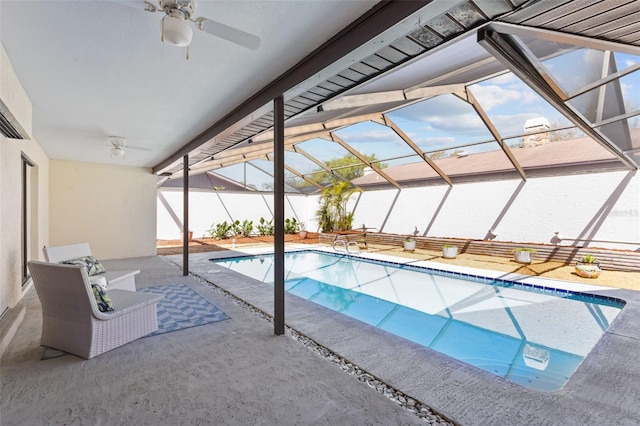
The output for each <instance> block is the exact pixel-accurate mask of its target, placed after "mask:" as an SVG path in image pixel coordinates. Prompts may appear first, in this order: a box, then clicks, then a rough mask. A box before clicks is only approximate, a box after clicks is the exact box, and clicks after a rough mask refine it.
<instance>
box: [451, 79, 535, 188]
mask: <svg viewBox="0 0 640 426" xmlns="http://www.w3.org/2000/svg"><path fill="white" fill-rule="evenodd" d="M466 92H467V99H466V101H467V102H469V104H471V106H472V107H473V109H474V110H475V112H476V114H478V116H479V117H480V119H481V120H482V122H483V123H484V125H485V126H486V127H487V129H489V132H491V135H492V136H493V137H494V139H495V140H496V141H497V142H498V145H500V148H502V151H503V152H504V154H505V155H506V156H507V158H508V159H509V161H511V164H513V167H515V169H516V170H517V171H518V174H519V175H520V177H521V178H522V180H527V175H526V173H525V172H524V169H523V168H522V166H521V165H520V163H519V162H518V160H517V159H516V157H515V156H514V155H513V152H511V149H509V147H508V146H507V144H506V143H504V140H503V139H502V136H501V135H500V132H498V129H496V126H494V125H493V122H492V121H491V119H490V118H489V116H488V115H487V113H486V112H485V111H484V109H483V108H482V106H481V105H480V104H479V103H478V100H477V99H476V97H475V96H473V93H471V89H470V88H469V87H467V91H466ZM463 100H464V99H463Z"/></svg>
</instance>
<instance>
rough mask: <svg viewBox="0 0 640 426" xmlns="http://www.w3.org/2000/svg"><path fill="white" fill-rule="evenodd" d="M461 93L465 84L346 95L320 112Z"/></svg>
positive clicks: (319, 109)
mask: <svg viewBox="0 0 640 426" xmlns="http://www.w3.org/2000/svg"><path fill="white" fill-rule="evenodd" d="M460 91H464V84H445V85H442V86H429V87H417V88H411V89H405V90H391V91H388V92H375V93H365V94H361V95H346V96H342V97H340V98H336V99H332V100H330V101H327V102H325V103H324V104H322V105H320V106H318V111H335V110H340V109H347V108H358V107H363V106H371V105H378V104H385V103H390V102H402V101H410V100H420V99H425V98H432V97H434V96H438V95H444V94H449V93H454V92H460Z"/></svg>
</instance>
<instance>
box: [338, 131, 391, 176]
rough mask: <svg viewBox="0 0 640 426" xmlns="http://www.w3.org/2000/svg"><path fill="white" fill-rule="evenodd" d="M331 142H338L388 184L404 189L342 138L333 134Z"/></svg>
mask: <svg viewBox="0 0 640 426" xmlns="http://www.w3.org/2000/svg"><path fill="white" fill-rule="evenodd" d="M330 136H331V140H332V141H334V142H337V143H338V144H340V146H342V147H343V148H344V149H346V150H347V151H349V153H351V154H353V155H354V156H355V157H357V158H358V160H360V161H362V162H363V163H364V164H366V165H367V166H369V167H370V168H371V170H373V171H374V172H376V173H377V174H379V175H380V176H382V178H383V179H384V180H386V181H387V182H389V183H390V184H391V185H393V186H395V187H396V188H398V189H402V187H401V186H400V184H398V182H396V181H395V180H393V179H392V178H391V177H390V176H389V175H388V174H386V173H385V172H383V171H382V170H381V169H380V168H379V167H376V166H374V165H373V164H372V163H371V161H369V160H367V158H366V157H365V156H364V155H362V154H360V153H359V152H358V151H356V150H355V149H353V148H352V147H351V145H349V144H348V143H346V142H345V141H344V140H342V139H341V138H340V136H338V135H336V134H334V133H331V134H330Z"/></svg>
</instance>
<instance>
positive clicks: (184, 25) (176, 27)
mask: <svg viewBox="0 0 640 426" xmlns="http://www.w3.org/2000/svg"><path fill="white" fill-rule="evenodd" d="M162 35H163V37H164V39H165V40H166V41H168V42H169V43H171V44H174V45H176V46H180V47H184V46H188V45H189V44H190V43H191V38H192V37H193V30H192V29H191V25H189V22H187V21H185V20H183V19H180V18H176V17H175V16H165V17H164V18H162Z"/></svg>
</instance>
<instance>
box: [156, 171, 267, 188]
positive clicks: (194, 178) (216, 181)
mask: <svg viewBox="0 0 640 426" xmlns="http://www.w3.org/2000/svg"><path fill="white" fill-rule="evenodd" d="M182 182H183V179H182V178H181V177H180V178H176V179H169V180H167V181H166V182H164V183H163V184H162V185H161V186H160V188H182V185H183V183H182ZM189 188H191V189H210V190H214V189H216V188H219V189H224V190H225V191H255V189H253V188H251V187H247V188H245V187H244V186H243V185H242V184H241V183H239V182H235V181H233V180H231V179H227V178H225V177H223V176H220V175H217V174H215V173H212V172H205V173H200V174H197V175H190V176H189Z"/></svg>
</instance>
